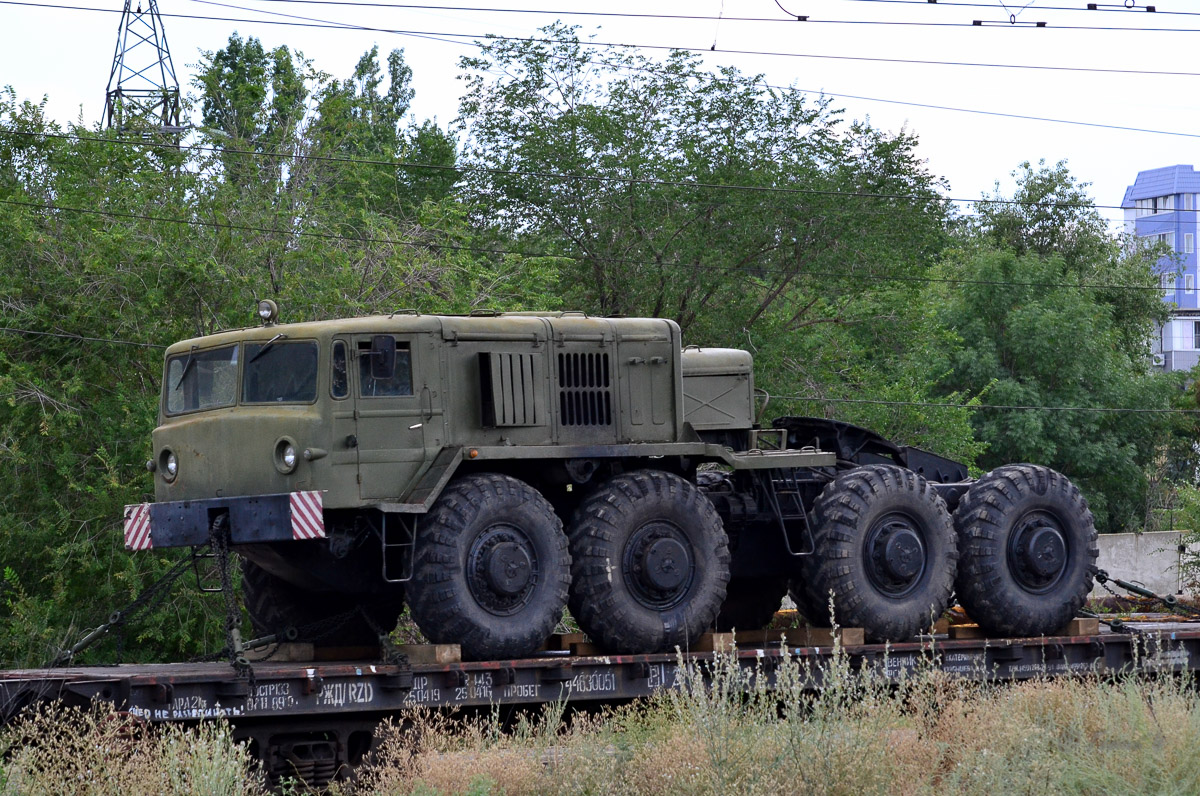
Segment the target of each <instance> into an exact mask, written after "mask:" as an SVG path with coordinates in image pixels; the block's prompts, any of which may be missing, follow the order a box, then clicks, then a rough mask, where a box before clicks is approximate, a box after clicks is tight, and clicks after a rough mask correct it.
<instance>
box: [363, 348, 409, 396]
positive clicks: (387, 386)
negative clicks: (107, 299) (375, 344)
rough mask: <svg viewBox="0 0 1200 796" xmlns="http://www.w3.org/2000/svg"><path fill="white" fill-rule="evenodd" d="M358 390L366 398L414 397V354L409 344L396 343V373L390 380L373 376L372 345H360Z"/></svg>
mask: <svg viewBox="0 0 1200 796" xmlns="http://www.w3.org/2000/svg"><path fill="white" fill-rule="evenodd" d="M358 389H359V395H361V396H363V397H365V398H372V397H385V396H403V395H412V394H413V389H412V352H411V351H410V350H409V347H408V343H401V342H398V341H397V343H396V372H395V373H394V374H393V375H392V378H390V379H376V378H373V377H372V376H371V343H370V341H368V340H363V341H361V342H359V344H358Z"/></svg>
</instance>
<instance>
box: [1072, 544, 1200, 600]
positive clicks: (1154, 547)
mask: <svg viewBox="0 0 1200 796" xmlns="http://www.w3.org/2000/svg"><path fill="white" fill-rule="evenodd" d="M1180 536H1181V533H1180V532H1179V531H1159V532H1156V533H1102V534H1100V558H1099V559H1098V560H1097V562H1096V566H1098V567H1099V568H1100V569H1103V570H1105V571H1107V572H1108V574H1109V577H1113V578H1120V579H1121V580H1128V581H1131V582H1134V583H1139V584H1141V585H1143V586H1145V587H1146V588H1147V589H1150V590H1151V591H1153V592H1156V593H1158V594H1178V593H1179V592H1180V590H1181V589H1182V587H1183V583H1182V581H1181V578H1180V574H1179V559H1180V557H1181V555H1180V552H1179V539H1180ZM1191 550H1192V553H1191V554H1192V555H1195V553H1196V552H1197V550H1196V547H1195V546H1193V547H1192V548H1191ZM1114 590H1115V591H1116V592H1117V594H1123V593H1124V592H1122V591H1121V590H1120V589H1117V588H1116V587H1114ZM1107 593H1108V592H1106V591H1105V590H1104V589H1103V588H1101V587H1100V586H1099V585H1097V586H1096V588H1095V589H1093V590H1092V595H1093V596H1102V595H1105V594H1107Z"/></svg>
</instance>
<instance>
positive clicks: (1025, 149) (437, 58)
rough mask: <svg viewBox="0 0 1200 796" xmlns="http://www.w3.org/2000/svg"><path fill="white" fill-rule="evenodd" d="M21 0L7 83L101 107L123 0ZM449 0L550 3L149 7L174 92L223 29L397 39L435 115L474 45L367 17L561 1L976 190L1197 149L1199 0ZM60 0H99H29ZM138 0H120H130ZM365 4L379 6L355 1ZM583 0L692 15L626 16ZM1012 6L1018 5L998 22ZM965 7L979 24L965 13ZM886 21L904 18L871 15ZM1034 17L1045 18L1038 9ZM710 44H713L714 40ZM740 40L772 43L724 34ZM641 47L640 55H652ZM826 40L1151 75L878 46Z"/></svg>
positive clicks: (11, 21)
mask: <svg viewBox="0 0 1200 796" xmlns="http://www.w3.org/2000/svg"><path fill="white" fill-rule="evenodd" d="M26 1H27V3H28V4H29V5H12V4H9V3H8V2H0V15H3V16H2V18H3V20H4V22H5V24H4V25H3V30H4V34H3V47H0V84H8V85H12V86H13V88H14V89H15V90H16V92H17V95H18V97H20V98H28V99H34V100H40V99H41V97H42V96H43V95H46V96H48V98H49V105H48V110H49V113H50V115H51V116H52V117H54V118H56V119H59V120H60V121H67V120H75V119H76V118H78V117H79V115H80V114H81V113H82V118H83V120H84V121H85V122H86V123H87V124H89V125H93V124H95V123H96V122H97V121H98V120H99V119H100V117H101V115H102V111H103V106H104V92H105V86H106V83H107V82H108V76H109V70H110V67H111V64H112V57H113V50H114V46H115V44H116V34H117V27H118V23H119V20H120V14H119V11H120V9H121V4H120V0H26ZM143 1H148V0H143ZM434 1H435V2H436V0H434ZM454 1H455V0H450V2H445V3H444V4H443V5H444V6H448V5H450V3H451V2H454ZM460 1H461V2H462V3H463V4H464V5H472V6H478V7H485V6H487V7H490V8H492V9H495V8H499V7H502V6H504V5H508V7H511V8H513V9H522V10H526V11H531V10H538V11H542V10H544V11H545V13H512V12H510V13H501V12H496V11H487V10H467V11H459V10H450V9H448V8H445V7H443V8H440V9H435V8H432V7H430V6H431V5H432V3H431V4H430V5H428V6H426V7H425V8H404V7H399V6H397V5H390V4H387V3H385V2H383V0H364V4H358V5H354V4H347V3H346V0H341V2H340V3H315V2H312V0H309V1H308V2H303V3H301V2H293V1H292V0H230V2H212V1H209V0H161V3H160V6H159V8H160V10H161V12H162V13H163V15H164V25H165V27H166V32H167V39H168V42H169V43H170V49H171V53H172V56H173V58H174V62H175V67H176V71H177V73H178V75H179V80H180V83H181V84H182V85H183V87H184V90H185V91H188V90H190V81H191V76H192V74H193V71H194V69H193V68H194V65H195V64H196V63H197V61H198V60H199V53H200V51H201V50H216V49H219V48H220V47H222V46H224V44H225V42H226V40H227V39H228V37H229V35H230V34H231V33H232V32H234V31H235V30H236V31H238V32H239V33H241V34H242V35H243V36H256V37H258V38H259V39H261V40H262V42H263V44H264V46H266V47H267V48H272V47H275V46H278V45H280V44H286V45H288V46H289V47H291V48H292V49H294V50H300V51H302V52H303V53H304V54H305V55H306V56H308V57H309V58H311V59H313V61H314V62H315V65H316V66H317V67H318V68H320V69H323V70H324V71H327V72H330V73H332V74H334V75H335V76H338V77H343V76H346V75H347V74H348V73H349V72H350V70H351V69H352V68H353V65H354V63H355V61H356V60H357V59H358V58H359V57H360V56H361V54H362V53H363V52H364V51H365V50H367V49H369V48H370V47H371V46H372V45H373V44H378V45H379V47H380V50H381V51H382V52H385V53H386V52H387V51H388V50H390V49H392V48H395V47H402V48H404V50H405V57H406V59H407V61H408V63H409V64H410V65H411V66H412V68H413V75H414V76H413V83H414V88H415V89H416V98H415V100H414V102H413V105H412V111H413V112H414V114H415V115H416V116H418V117H419V118H422V119H423V118H426V117H437V118H438V120H439V121H441V122H443V123H444V122H446V121H449V120H450V119H452V118H453V117H454V116H455V115H456V112H457V101H458V96H459V94H460V87H461V84H460V83H459V82H458V81H457V80H456V79H455V78H456V76H457V75H458V74H459V73H460V70H459V68H458V60H459V58H460V57H461V56H463V55H468V54H471V53H473V52H476V49H475V48H474V47H472V46H471V45H470V44H469V41H470V40H471V39H461V38H460V39H457V40H455V41H444V40H434V39H430V38H428V37H423V36H419V35H401V34H398V33H392V32H385V31H383V30H380V29H388V30H404V31H412V32H420V33H427V34H433V35H437V34H443V36H442V38H449V37H448V36H445V35H444V34H459V35H462V34H465V35H467V36H470V37H482V36H484V35H485V34H489V33H490V34H496V35H502V36H530V35H536V29H537V28H538V27H540V26H542V25H545V24H548V23H550V22H553V21H554V20H556V19H559V20H562V21H564V22H567V23H571V24H578V25H580V26H582V28H583V31H582V32H583V33H585V34H588V33H594V34H595V38H596V40H597V41H601V42H620V43H625V44H633V45H641V46H656V47H661V46H676V47H687V48H698V49H700V50H702V51H704V58H705V61H706V62H707V63H709V64H710V65H713V66H716V65H732V66H736V67H737V68H738V69H740V70H742V71H743V72H746V73H751V74H754V73H762V74H763V75H764V76H765V78H766V80H767V81H768V82H769V83H772V84H777V85H794V86H796V87H797V88H800V89H805V90H810V91H813V92H820V91H824V92H825V93H826V94H828V95H831V96H833V97H834V98H835V101H836V103H837V104H838V105H840V106H842V107H844V108H845V109H846V111H847V114H848V116H850V117H851V118H866V117H869V118H870V120H871V122H872V123H873V124H874V125H875V126H877V127H881V128H884V129H888V130H898V129H900V128H901V127H907V128H908V129H910V130H912V131H914V132H916V133H917V135H918V136H919V137H920V141H921V147H920V153H921V155H922V156H923V157H924V158H926V159H927V160H928V164H929V167H930V169H931V170H932V171H933V172H934V173H936V174H940V175H944V176H945V177H947V178H948V179H949V181H950V186H951V195H952V196H954V197H962V198H967V199H972V198H977V197H978V196H979V195H980V193H981V192H984V191H990V190H991V188H992V185H993V183H994V182H995V181H996V180H998V179H999V180H1001V182H1002V185H1003V187H1004V189H1005V190H1006V191H1008V190H1011V180H1010V179H1009V177H1008V175H1009V173H1010V172H1011V171H1012V170H1013V169H1014V168H1015V167H1016V166H1017V165H1018V164H1019V163H1020V162H1021V161H1023V160H1031V161H1035V162H1036V161H1037V160H1038V159H1039V158H1045V159H1046V161H1047V162H1049V163H1054V162H1056V161H1058V160H1061V159H1066V160H1067V161H1068V165H1069V166H1070V168H1071V170H1072V172H1073V173H1074V174H1075V175H1076V176H1077V177H1078V178H1079V179H1081V180H1085V181H1088V182H1091V183H1092V188H1091V191H1092V195H1093V197H1094V198H1095V200H1096V202H1097V203H1098V204H1100V205H1118V204H1120V201H1121V198H1122V195H1123V193H1124V190H1125V187H1126V186H1127V185H1129V184H1130V183H1131V182H1132V181H1133V178H1134V177H1135V176H1136V175H1137V172H1138V171H1139V170H1142V169H1149V168H1155V167H1159V166H1167V165H1173V164H1176V163H1195V162H1196V161H1197V160H1200V158H1197V157H1196V154H1195V153H1196V151H1197V148H1198V147H1200V123H1198V122H1200V110H1198V103H1197V97H1200V90H1197V89H1198V88H1200V79H1198V78H1200V63H1197V60H1198V59H1197V58H1196V53H1197V52H1200V46H1198V45H1200V2H1194V0H1157V1H1156V2H1154V6H1155V7H1156V8H1157V12H1156V13H1148V12H1147V11H1146V10H1145V7H1146V4H1145V3H1144V2H1141V0H1139V1H1138V2H1137V3H1132V2H1131V0H1126V3H1125V5H1133V8H1131V9H1124V8H1122V2H1121V0H1113V2H1112V3H1111V4H1107V5H1105V4H1101V8H1102V10H1097V11H1087V10H1086V7H1087V3H1086V2H1079V1H1077V0H1035V1H1034V2H1032V3H1028V4H1027V5H1024V6H1022V5H1021V4H1019V3H1008V4H1007V5H1005V4H1003V3H1000V2H995V1H994V0H993V1H992V2H989V0H957V1H956V2H950V1H948V0H942V1H941V2H938V3H937V4H932V3H931V2H926V1H925V0H780V2H781V4H782V7H781V6H780V5H779V4H777V3H776V2H774V0H745V1H744V2H734V0H724V2H723V0H692V1H691V2H684V0H658V2H641V3H636V2H624V0H608V2H605V3H596V4H582V3H572V2H568V1H567V0H563V2H537V1H535V0H507V4H501V3H498V2H489V0H460ZM56 2H57V3H63V4H70V5H78V6H86V7H92V8H97V9H103V10H100V11H84V10H68V9H61V8H49V7H31V6H33V4H45V5H49V4H51V3H56ZM137 2H138V0H134V3H135V5H136V3H137ZM366 3H376V4H377V5H375V6H374V7H367V6H366V5H365V4H366ZM380 6H384V7H380ZM784 9H786V12H785V10H784ZM1103 9H1111V10H1103ZM581 12H606V13H616V14H684V15H696V16H702V17H707V18H705V19H696V20H682V19H673V20H672V19H647V18H641V19H639V18H631V17H625V16H587V15H584V14H582V13H581ZM789 13H790V16H789ZM797 14H800V15H807V16H808V17H809V20H808V21H806V22H800V21H796V19H795V15H797ZM173 15H188V16H187V17H181V16H173ZM284 15H292V17H288V16H284ZM195 17H228V18H236V19H238V20H258V21H237V22H231V21H226V20H221V21H217V20H210V19H197V18H195ZM294 17H307V18H309V19H312V20H318V21H323V22H328V23H332V24H334V25H357V26H365V27H370V28H375V29H376V30H370V31H367V30H355V29H332V28H305V27H291V26H281V25H274V24H268V23H267V22H266V20H276V21H287V20H288V19H293V21H299V20H294ZM718 17H721V19H718ZM735 17H755V18H762V19H765V20H766V21H739V20H737V19H734V18H735ZM1012 19H1015V20H1016V22H1017V23H1018V24H1016V25H1012V24H1010V20H1012ZM975 20H980V21H983V22H984V23H986V24H985V25H983V26H974V25H973V24H972V23H973V22H974V21H975ZM883 22H894V23H905V24H878V23H883ZM1039 22H1044V23H1046V26H1045V27H1037V26H1036V23H1039ZM914 23H927V24H914ZM1071 28H1076V29H1071ZM1082 28H1088V29H1082ZM1151 28H1158V29H1170V30H1150V29H1151ZM714 45H715V51H711V52H710V51H709V48H710V47H713V46H714ZM738 50H741V51H758V52H770V53H777V55H749V54H741V53H737V52H735V51H738ZM645 52H646V54H647V55H650V56H651V57H661V55H662V54H663V53H662V52H661V51H657V50H646V51H645ZM785 54H790V55H785ZM796 55H805V56H826V57H795V56H796ZM828 56H838V57H839V58H841V59H845V58H875V59H904V60H926V61H942V62H956V63H959V64H966V63H972V64H1006V65H1021V66H1039V67H1073V68H1080V67H1082V68H1086V69H1106V70H1145V71H1153V72H1156V73H1158V74H1119V73H1115V72H1112V71H1109V72H1090V71H1056V70H1049V69H1024V68H1020V69H1018V68H996V67H984V66H968V65H936V64H906V63H896V62H891V63H885V62H877V61H865V60H839V59H834V58H831V57H828ZM1164 72H1182V73H1188V74H1183V75H1171V74H1162V73H1164ZM922 106H943V107H942V108H932V107H922ZM943 108H958V109H968V110H974V111H986V112H989V113H991V114H1011V115H1017V116H1025V117H1042V118H1045V119H1059V120H1067V121H1072V122H1086V123H1089V124H1092V125H1114V126H1120V127H1133V128H1142V129H1143V130H1151V131H1160V132H1157V133H1155V132H1140V131H1130V130H1114V129H1105V128H1103V127H1098V126H1082V125H1077V124H1063V123H1055V122H1050V121H1038V120H1033V119H1018V118H1009V117H1006V116H999V115H984V114H979V113H966V112H962V111H956V110H947V109H943ZM1164 133H1183V134H1184V135H1169V134H1164ZM1102 212H1103V213H1104V215H1105V216H1106V217H1107V218H1110V219H1111V220H1117V219H1119V217H1120V212H1119V211H1116V210H1104V211H1102Z"/></svg>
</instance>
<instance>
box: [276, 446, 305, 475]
mask: <svg viewBox="0 0 1200 796" xmlns="http://www.w3.org/2000/svg"><path fill="white" fill-rule="evenodd" d="M299 458H300V454H298V453H297V452H296V443H295V442H293V441H292V440H290V439H286V438H285V439H281V440H279V441H278V442H276V443H275V469H276V470H278V471H279V472H281V473H283V474H284V475H287V474H288V473H290V472H292V471H293V470H295V469H296V462H297V461H298V460H299Z"/></svg>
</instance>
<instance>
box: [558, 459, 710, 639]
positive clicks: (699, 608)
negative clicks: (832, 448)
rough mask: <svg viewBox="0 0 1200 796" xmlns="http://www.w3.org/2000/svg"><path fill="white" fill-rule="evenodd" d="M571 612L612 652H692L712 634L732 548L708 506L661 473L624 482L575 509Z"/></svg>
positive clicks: (615, 481) (690, 488)
mask: <svg viewBox="0 0 1200 796" xmlns="http://www.w3.org/2000/svg"><path fill="white" fill-rule="evenodd" d="M568 536H569V537H570V540H571V578H572V579H571V601H570V606H571V614H572V615H573V616H574V617H575V618H576V619H577V620H578V621H579V626H580V627H581V628H582V629H583V630H584V631H585V632H586V633H587V634H588V635H589V636H590V637H591V638H592V640H593V641H595V642H597V643H598V644H600V645H601V646H603V647H605V648H606V649H609V650H611V651H613V652H627V653H639V652H666V651H669V650H673V649H674V648H675V647H680V648H683V649H687V648H688V647H690V646H691V645H692V644H694V643H695V641H696V640H697V639H698V638H699V637H700V634H702V633H703V632H704V631H706V630H708V628H710V627H712V624H713V621H714V620H715V619H716V617H717V612H718V610H719V609H720V608H721V603H723V602H724V601H725V587H726V584H727V583H728V582H729V541H728V539H727V537H726V535H725V529H724V527H723V526H722V525H721V518H720V517H719V516H718V515H717V511H716V509H715V508H713V505H712V503H711V502H709V500H708V498H706V497H705V496H704V495H703V494H702V493H701V492H700V491H699V490H698V489H697V488H696V487H695V486H694V485H693V484H691V483H689V482H687V481H685V480H684V479H682V478H680V477H679V476H677V475H672V474H670V473H665V472H662V471H659V470H638V471H635V472H632V473H625V474H622V475H618V476H616V477H615V478H612V479H611V480H609V481H607V482H606V483H604V484H602V485H601V486H600V487H598V488H597V489H596V491H595V492H593V493H592V494H591V495H589V496H588V497H587V498H586V499H585V500H584V501H583V502H582V503H581V504H580V505H579V508H578V509H577V510H576V511H575V516H574V518H573V519H572V521H571V526H570V529H569V531H568Z"/></svg>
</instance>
